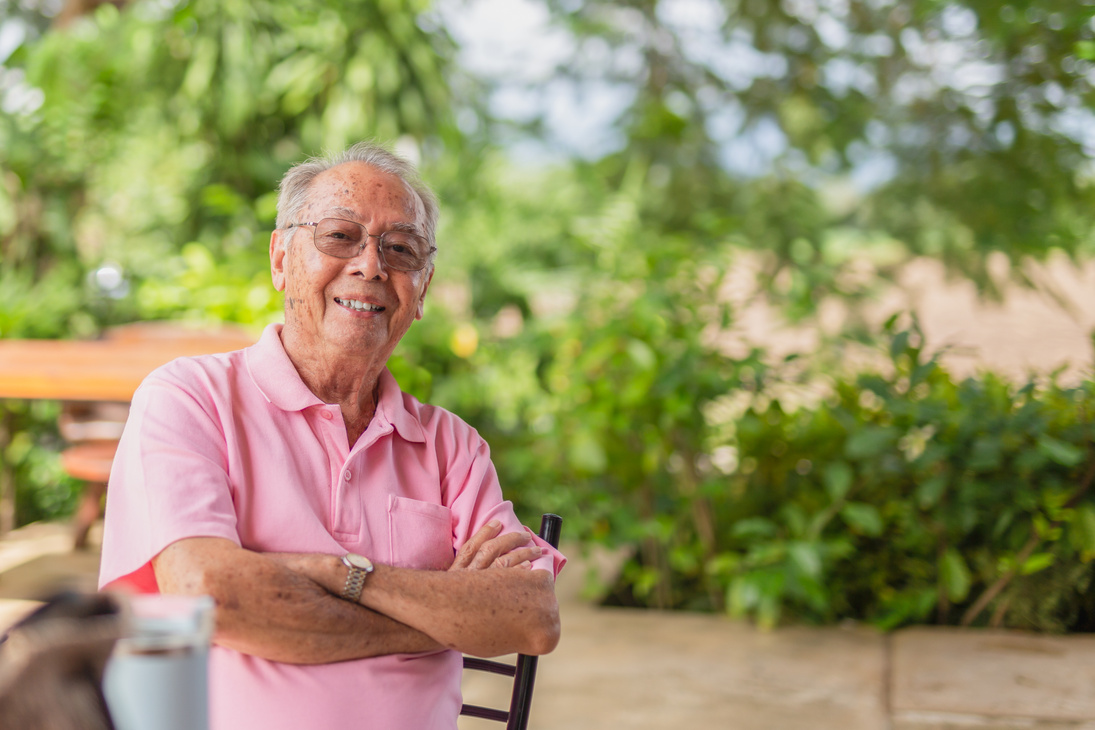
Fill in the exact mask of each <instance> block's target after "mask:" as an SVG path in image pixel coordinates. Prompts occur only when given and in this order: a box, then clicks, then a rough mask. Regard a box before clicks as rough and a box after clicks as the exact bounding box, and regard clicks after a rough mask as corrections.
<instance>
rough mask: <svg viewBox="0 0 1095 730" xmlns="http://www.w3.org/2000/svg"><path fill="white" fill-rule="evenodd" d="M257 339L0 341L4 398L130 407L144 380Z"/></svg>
mask: <svg viewBox="0 0 1095 730" xmlns="http://www.w3.org/2000/svg"><path fill="white" fill-rule="evenodd" d="M257 339H258V338H257V337H255V336H251V335H249V334H247V333H245V332H242V331H238V330H232V331H230V332H220V333H202V332H193V333H183V334H177V333H176V334H173V335H170V334H166V333H159V332H157V331H156V330H151V329H150V330H148V331H146V332H145V333H144V334H143V335H142V334H141V333H140V331H136V332H128V333H123V334H120V335H118V336H111V337H109V338H108V339H102V340H0V398H49V399H55V400H68V401H126V402H128V401H129V400H131V399H132V398H133V392H134V391H135V390H136V389H137V386H138V385H140V384H141V381H142V380H144V378H145V376H146V375H148V374H149V373H150V372H152V371H153V370H155V369H156V368H157V367H159V366H160V365H163V364H165V363H168V362H170V361H172V360H174V359H175V358H177V357H183V356H192V355H206V354H210V353H217V352H228V351H230V350H238V349H240V348H243V347H247V346H248V345H252V344H254V343H255V341H256V340H257Z"/></svg>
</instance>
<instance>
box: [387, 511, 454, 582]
mask: <svg viewBox="0 0 1095 730" xmlns="http://www.w3.org/2000/svg"><path fill="white" fill-rule="evenodd" d="M388 535H389V544H388V564H389V565H394V566H397V567H400V568H417V569H419V570H445V569H447V568H448V567H449V566H450V565H452V559H453V557H454V556H455V555H456V553H455V552H454V551H453V547H452V510H450V509H449V508H448V507H445V506H444V505H440V504H433V503H431V502H421V501H419V500H417V499H409V498H407V497H397V496H395V495H389V496H388Z"/></svg>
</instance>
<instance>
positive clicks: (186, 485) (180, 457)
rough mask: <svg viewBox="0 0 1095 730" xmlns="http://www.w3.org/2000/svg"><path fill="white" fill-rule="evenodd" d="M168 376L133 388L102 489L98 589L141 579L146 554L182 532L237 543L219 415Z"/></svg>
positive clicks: (208, 401) (197, 392) (194, 390)
mask: <svg viewBox="0 0 1095 730" xmlns="http://www.w3.org/2000/svg"><path fill="white" fill-rule="evenodd" d="M176 362H177V363H178V362H180V361H176ZM173 365H174V364H173ZM168 367H170V366H168ZM177 367H180V366H177ZM172 375H173V374H169V373H161V372H160V371H157V372H156V373H153V375H151V376H149V378H148V379H146V380H145V382H144V383H143V384H142V385H141V387H140V388H139V389H138V390H137V392H136V393H135V394H134V398H133V403H132V406H131V409H130V416H129V419H128V421H127V422H126V426H125V430H124V432H123V434H122V438H121V441H120V443H119V446H118V452H117V455H116V456H115V459H114V465H113V468H112V470H111V475H110V483H109V486H108V489H107V506H106V517H105V522H106V526H105V531H104V537H103V553H102V563H101V568H100V575H99V584H100V588H113V587H117V584H119V583H121V584H124V583H125V582H126V581H125V579H126V578H127V577H130V576H134V577H135V578H139V577H140V576H144V580H145V583H146V584H147V577H148V576H149V575H150V570H149V562H150V561H151V560H152V558H154V557H155V556H156V555H158V554H159V553H160V552H161V551H162V550H163V549H164V548H165V547H167V546H168V545H170V544H171V543H173V542H176V541H178V540H181V539H184V538H188V537H221V538H225V539H228V540H232V541H233V542H235V543H236V544H239V542H240V541H239V536H238V533H237V530H236V513H235V510H234V507H233V500H232V490H231V486H230V482H229V478H228V474H227V461H226V447H225V443H226V441H225V435H224V428H223V426H222V423H221V420H220V417H219V416H220V414H219V413H218V412H217V410H216V408H215V406H214V400H213V399H212V398H211V397H208V396H207V395H204V394H203V392H202V389H201V387H200V386H187V385H185V384H184V381H183V380H182V379H181V378H179V377H172ZM132 582H134V583H138V584H139V583H141V582H142V581H141V580H139V579H137V580H134V581H132Z"/></svg>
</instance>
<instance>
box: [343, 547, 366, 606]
mask: <svg viewBox="0 0 1095 730" xmlns="http://www.w3.org/2000/svg"><path fill="white" fill-rule="evenodd" d="M342 564H343V565H345V566H346V567H347V568H349V569H350V572H349V573H347V574H346V585H344V586H343V587H342V597H343V598H345V599H346V600H347V601H351V602H353V603H357V602H358V600H359V599H360V598H361V591H362V589H363V588H365V578H366V577H367V576H368V575H369V573H372V572H373V564H372V562H371V561H370V560H369V559H368V558H366V557H363V556H361V555H355V554H353V553H348V554H346V555H343V556H342Z"/></svg>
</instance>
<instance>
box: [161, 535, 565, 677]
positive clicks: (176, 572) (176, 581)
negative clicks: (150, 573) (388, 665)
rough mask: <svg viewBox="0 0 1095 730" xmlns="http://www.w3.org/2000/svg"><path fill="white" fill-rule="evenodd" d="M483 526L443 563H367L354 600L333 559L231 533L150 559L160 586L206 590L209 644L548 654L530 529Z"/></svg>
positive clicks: (266, 651) (330, 653)
mask: <svg viewBox="0 0 1095 730" xmlns="http://www.w3.org/2000/svg"><path fill="white" fill-rule="evenodd" d="M500 529H501V525H500V524H499V523H498V522H491V523H489V524H488V525H486V526H485V527H483V528H482V529H481V530H479V532H477V533H476V534H475V535H474V536H473V537H472V539H471V540H469V541H468V542H467V544H465V545H464V546H463V548H461V550H460V552H459V553H458V554H457V556H456V559H455V560H454V561H453V564H452V566H451V567H450V568H449V570H448V571H428V570H412V569H406V568H395V567H392V566H388V565H379V564H378V565H376V566H375V567H376V569H375V571H374V572H373V573H372V574H371V575H370V576H369V578H368V580H366V581H365V589H364V590H363V591H362V595H361V602H360V604H354V603H350V602H349V601H345V600H343V599H342V598H339V597H338V594H339V593H341V590H342V586H343V585H344V584H345V581H346V574H347V568H346V567H345V566H344V565H343V564H342V561H341V559H340V557H339V556H335V555H321V554H281V553H269V554H263V553H256V552H252V551H250V550H245V549H243V548H241V547H239V546H238V545H236V544H235V543H233V542H232V541H230V540H225V539H222V538H214V537H198V538H188V539H185V540H180V541H178V542H176V543H173V544H172V545H169V546H168V547H167V548H166V549H164V550H163V551H162V552H161V553H160V554H159V555H158V556H156V558H154V559H153V568H154V570H155V571H156V579H157V581H158V582H159V585H160V589H161V590H162V591H163V592H164V593H181V594H186V595H202V594H205V595H210V596H212V597H213V599H214V601H215V602H216V606H217V630H216V635H215V637H214V641H215V642H216V643H217V644H219V645H221V646H225V647H228V648H230V649H235V650H236V651H240V652H243V653H246V654H253V655H255V656H259V657H262V658H264V659H270V660H274V661H282V662H289V663H294V664H320V663H327V662H337V661H345V660H348V659H360V658H365V657H371V656H381V655H385V654H397V653H414V652H423V651H433V650H436V649H441V648H449V649H456V650H458V651H462V652H465V653H468V654H475V655H477V656H498V655H501V654H509V653H513V652H520V653H522V654H546V653H548V652H550V651H551V650H552V649H554V648H555V645H556V644H557V643H558V640H559V611H558V604H557V602H556V600H555V590H554V581H553V577H552V575H551V573H549V572H548V571H546V570H530V569H529V568H530V561H531V560H533V559H535V558H536V557H539V555H540V553H541V551H540V548H538V547H534V546H532V547H526V543H527V542H528V539H529V538H528V534H527V533H508V534H506V535H501V536H498V535H497V533H498V532H499V531H500Z"/></svg>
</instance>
